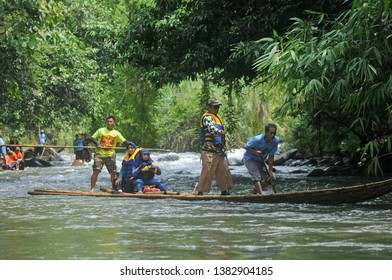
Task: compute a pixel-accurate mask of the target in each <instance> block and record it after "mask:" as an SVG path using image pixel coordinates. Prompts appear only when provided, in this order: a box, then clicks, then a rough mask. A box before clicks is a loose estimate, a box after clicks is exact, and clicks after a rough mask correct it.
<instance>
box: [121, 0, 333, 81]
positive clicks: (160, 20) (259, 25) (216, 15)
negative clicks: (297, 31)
mask: <svg viewBox="0 0 392 280" xmlns="http://www.w3.org/2000/svg"><path fill="white" fill-rule="evenodd" d="M332 2H333V4H330V5H329V6H328V7H324V6H323V3H324V1H313V2H312V3H309V2H308V1H304V2H301V1H297V0H274V1H270V0H251V1H249V0H239V1H227V0H219V1H210V0H197V1H188V0H174V1H167V0H157V1H155V5H150V4H149V5H140V6H134V9H132V10H131V14H130V16H129V18H130V21H129V24H128V26H127V28H126V30H125V32H124V34H123V38H122V40H121V44H120V48H121V52H122V53H123V54H124V56H125V57H126V58H127V60H128V61H129V62H130V63H131V64H134V65H137V66H138V67H141V68H142V69H143V70H144V72H145V76H146V77H147V78H148V79H149V80H151V81H152V82H153V83H155V84H157V85H162V84H165V83H173V82H174V83H178V82H181V81H182V80H184V79H186V78H196V77H197V75H198V74H203V73H205V72H208V71H211V70H212V69H215V68H218V69H221V70H222V71H217V72H214V74H215V75H214V76H215V80H216V81H219V82H221V81H224V82H225V85H227V84H229V83H230V82H232V81H234V80H237V79H241V78H245V79H246V80H251V79H252V78H254V77H255V72H254V70H253V69H252V62H253V60H254V59H255V58H256V57H257V56H258V55H259V53H260V51H261V49H260V47H259V45H258V44H255V42H256V41H257V39H258V38H260V37H263V36H268V35H269V34H271V32H272V30H273V29H275V30H278V31H279V32H281V31H284V30H285V29H286V27H287V26H289V18H291V17H293V16H296V15H297V16H298V15H300V14H302V11H303V10H304V9H315V10H320V9H327V10H328V11H332V10H336V9H339V7H336V6H335V2H337V3H341V2H340V1H332ZM210 73H212V72H210Z"/></svg>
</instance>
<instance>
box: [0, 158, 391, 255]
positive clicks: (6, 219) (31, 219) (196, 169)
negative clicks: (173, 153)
mask: <svg viewBox="0 0 392 280" xmlns="http://www.w3.org/2000/svg"><path fill="white" fill-rule="evenodd" d="M160 156H161V155H156V156H154V154H152V157H153V159H155V160H156V161H157V159H158V158H161V157H160ZM162 156H163V155H162ZM179 156H180V160H178V161H163V160H161V161H158V163H159V164H160V165H161V167H162V169H163V174H162V176H161V179H162V180H164V181H165V182H166V183H167V185H168V186H169V187H170V189H171V190H175V191H180V192H191V191H192V190H193V188H194V184H195V182H196V181H197V179H198V176H199V173H200V168H201V163H200V160H199V156H198V154H193V153H185V154H180V155H179ZM63 157H64V159H65V160H64V161H63V162H59V163H56V166H55V167H50V168H28V169H27V170H26V171H24V172H8V171H7V172H4V171H3V172H1V173H0V209H1V212H0V223H1V227H0V248H1V250H0V259H391V258H392V245H391V244H392V235H391V231H392V215H391V212H392V197H391V195H387V196H385V197H382V198H378V199H375V200H373V201H370V202H365V203H359V204H355V205H340V206H318V205H289V204H277V205H275V204H251V203H231V202H219V201H200V202H192V201H181V200H170V199H165V200H143V199H113V198H96V197H61V196H49V197H47V196H29V195H28V194H27V191H28V190H30V189H34V188H53V189H67V190H77V189H78V190H80V189H84V190H88V189H89V183H90V176H91V163H90V164H88V165H86V166H82V167H74V166H71V158H72V154H65V155H63ZM117 159H118V163H119V164H120V159H121V155H119V156H118V158H117ZM231 169H232V173H233V176H234V180H235V183H236V185H235V188H234V190H233V192H234V193H247V192H249V190H250V189H251V188H252V187H251V185H250V179H249V177H248V174H247V173H246V170H245V168H244V167H243V166H234V167H231ZM309 170H310V169H309ZM309 170H306V169H305V168H302V169H300V168H288V167H277V172H276V175H277V177H278V182H277V183H278V184H277V189H278V190H279V191H285V192H288V191H296V190H305V189H309V188H310V189H312V188H325V187H337V186H342V185H350V184H353V183H360V182H362V181H363V180H365V178H333V179H332V178H318V179H314V178H313V179H308V178H306V173H307V172H308V171H309ZM108 182H109V175H108V174H107V172H106V170H105V171H104V172H102V174H101V175H100V177H99V180H98V186H107V185H108ZM213 192H214V193H218V188H217V187H216V186H215V185H214V186H213Z"/></svg>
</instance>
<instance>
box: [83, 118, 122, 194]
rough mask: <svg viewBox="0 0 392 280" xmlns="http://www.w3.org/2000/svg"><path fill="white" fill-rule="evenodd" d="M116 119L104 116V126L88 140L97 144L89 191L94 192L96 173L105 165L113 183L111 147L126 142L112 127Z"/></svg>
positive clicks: (113, 162)
mask: <svg viewBox="0 0 392 280" xmlns="http://www.w3.org/2000/svg"><path fill="white" fill-rule="evenodd" d="M115 124H116V119H115V118H114V117H113V116H109V117H107V118H106V127H103V128H100V129H98V130H97V131H96V132H95V133H94V134H93V136H92V138H90V140H91V141H92V142H93V143H94V144H95V145H96V146H97V150H96V153H95V156H94V164H93V174H92V175H91V189H90V192H94V189H95V184H96V183H97V180H98V175H99V173H101V171H102V168H103V167H104V166H106V169H107V170H108V172H109V174H110V181H111V182H112V186H114V184H115V180H116V179H117V178H116V176H117V174H116V170H117V166H116V153H115V150H114V149H113V148H114V147H115V146H116V144H117V143H120V144H122V143H126V144H128V143H129V141H127V140H126V139H125V138H124V136H122V135H121V133H120V132H119V131H117V130H115V129H114V126H115Z"/></svg>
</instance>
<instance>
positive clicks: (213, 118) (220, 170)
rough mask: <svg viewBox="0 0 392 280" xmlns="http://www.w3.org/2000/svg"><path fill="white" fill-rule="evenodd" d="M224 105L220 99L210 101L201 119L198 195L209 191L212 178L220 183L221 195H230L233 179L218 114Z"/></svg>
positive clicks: (223, 132)
mask: <svg viewBox="0 0 392 280" xmlns="http://www.w3.org/2000/svg"><path fill="white" fill-rule="evenodd" d="M221 105H222V103H220V102H219V101H218V100H216V99H212V100H210V101H209V102H208V111H207V112H206V113H204V114H203V116H202V117H201V119H200V145H201V161H202V170H201V174H200V179H199V183H198V186H199V191H198V195H203V193H204V192H209V191H210V189H211V183H212V178H213V177H214V176H215V179H216V181H217V183H218V186H219V189H220V191H221V195H228V194H230V193H229V189H230V188H231V187H232V186H233V179H232V177H231V173H230V170H229V165H228V163H227V158H226V154H225V150H226V141H225V131H224V127H223V122H222V118H221V117H220V116H219V115H218V111H219V107H220V106H221Z"/></svg>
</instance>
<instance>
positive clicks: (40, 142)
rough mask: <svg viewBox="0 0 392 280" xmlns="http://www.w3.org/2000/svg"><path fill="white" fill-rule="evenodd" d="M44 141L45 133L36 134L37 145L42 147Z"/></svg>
mask: <svg viewBox="0 0 392 280" xmlns="http://www.w3.org/2000/svg"><path fill="white" fill-rule="evenodd" d="M45 141H46V135H45V133H40V134H38V144H40V145H43V144H45Z"/></svg>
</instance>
